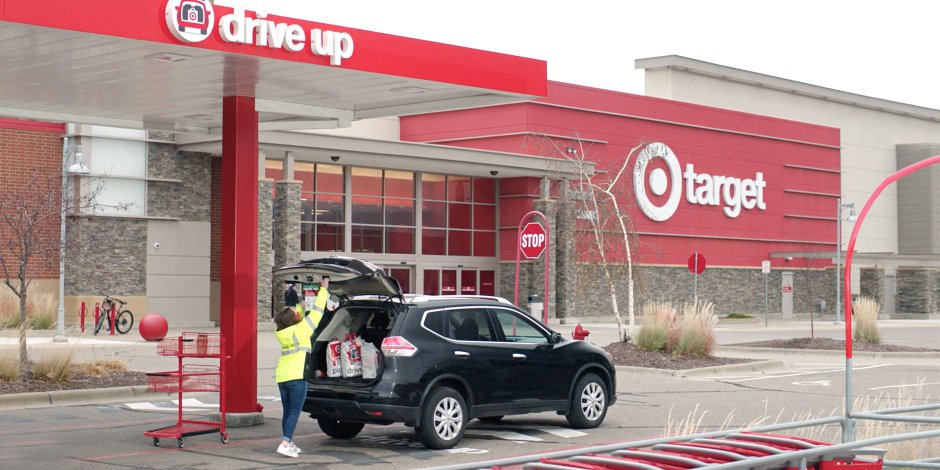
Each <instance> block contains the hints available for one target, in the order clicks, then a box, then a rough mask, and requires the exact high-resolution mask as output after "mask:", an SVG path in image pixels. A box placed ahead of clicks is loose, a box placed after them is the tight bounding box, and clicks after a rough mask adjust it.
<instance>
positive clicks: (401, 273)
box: [383, 266, 414, 294]
mask: <svg viewBox="0 0 940 470" xmlns="http://www.w3.org/2000/svg"><path fill="white" fill-rule="evenodd" d="M383 269H384V270H385V274H388V275H389V277H393V278H395V280H396V281H398V284H399V285H401V293H402V294H411V293H412V292H414V290H412V287H411V286H412V284H413V280H414V275H413V273H414V269H413V268H411V267H410V266H395V267H387V266H383Z"/></svg>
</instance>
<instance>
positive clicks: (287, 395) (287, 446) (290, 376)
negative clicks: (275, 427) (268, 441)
mask: <svg viewBox="0 0 940 470" xmlns="http://www.w3.org/2000/svg"><path fill="white" fill-rule="evenodd" d="M329 285H330V278H329V276H323V279H322V281H321V282H320V292H318V293H317V300H316V301H315V302H314V305H313V310H311V311H309V312H307V315H305V316H304V318H303V319H301V316H300V315H299V314H298V313H297V312H296V311H295V310H294V309H293V308H291V307H285V308H284V309H283V310H281V313H279V314H278V315H277V318H275V319H274V323H275V325H276V326H277V330H276V331H275V332H274V334H275V335H276V336H277V342H278V343H280V345H281V357H280V359H278V361H277V370H276V371H275V373H274V378H275V380H276V381H277V388H278V390H279V391H280V392H281V405H283V407H284V415H283V418H282V419H281V431H282V438H281V445H279V446H278V447H277V453H278V454H281V455H284V456H287V457H295V458H296V457H297V455H298V454H300V452H301V450H300V448H299V447H297V445H296V444H294V441H293V438H294V429H296V428H297V419H298V418H300V411H301V409H302V408H303V406H304V400H306V399H307V380H306V379H305V378H304V364H305V363H306V360H307V354H310V350H311V345H310V337H311V336H312V335H313V331H314V330H315V329H316V327H317V323H319V321H320V318H322V316H323V309H324V308H326V301H327V299H328V298H329V297H330V294H329V291H328V290H327V289H328V288H329Z"/></svg>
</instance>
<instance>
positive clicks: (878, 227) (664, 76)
mask: <svg viewBox="0 0 940 470" xmlns="http://www.w3.org/2000/svg"><path fill="white" fill-rule="evenodd" d="M636 67H637V68H640V69H646V75H645V77H646V95H648V96H655V97H659V98H667V99H672V100H677V101H686V102H691V103H697V104H702V105H708V106H715V107H721V108H727V109H733V110H737V111H744V112H750V113H755V114H762V115H769V116H776V117H780V118H785V119H791V120H796V121H802V122H809V123H813V124H820V125H825V126H831V127H837V128H839V129H841V141H842V196H843V202H844V203H855V207H856V210H861V208H862V206H863V205H864V204H865V201H866V200H867V199H868V197H869V195H870V194H871V193H872V191H873V190H874V189H875V188H876V187H877V186H878V184H880V183H881V181H882V180H883V179H884V178H885V177H887V176H888V175H889V174H891V173H893V172H894V171H896V170H897V165H896V156H895V145H897V144H904V143H923V142H940V110H934V109H929V108H923V107H918V106H912V105H907V104H903V103H896V102H892V101H887V100H881V99H877V98H871V97H867V96H862V95H855V94H852V93H846V92H842V91H839V90H832V89H829V88H824V87H818V86H814V85H809V84H805V83H801V82H795V81H792V80H785V79H781V78H777V77H772V76H768V75H762V74H758V73H753V72H748V71H745V70H740V69H734V68H731V67H724V66H720V65H716V64H711V63H708V62H702V61H697V60H693V59H688V58H685V57H679V56H666V57H656V58H649V59H639V60H637V61H636ZM833 189H835V188H833ZM833 192H835V190H834V191H833ZM836 210H837V209H836V202H835V201H833V208H832V217H833V218H835V216H836ZM843 215H844V216H845V215H847V211H846V212H845V213H844V214H843ZM853 228H854V222H849V221H843V225H842V239H843V240H842V242H843V249H844V247H845V245H846V244H847V242H848V238H849V235H850V234H851V233H852V229H853ZM856 247H857V248H856V249H857V251H860V252H868V253H879V252H880V253H884V252H887V253H897V252H898V192H897V187H896V186H895V185H892V186H890V187H888V188H887V189H885V191H884V193H882V195H881V197H880V198H879V199H878V201H877V202H876V203H875V205H874V206H873V207H872V209H871V212H870V213H869V215H868V218H867V219H866V223H865V227H864V230H862V232H861V234H860V236H859V241H858V243H857V245H856Z"/></svg>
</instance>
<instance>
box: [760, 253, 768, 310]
mask: <svg viewBox="0 0 940 470" xmlns="http://www.w3.org/2000/svg"><path fill="white" fill-rule="evenodd" d="M760 271H761V272H762V273H764V326H767V313H768V310H767V275H768V274H770V261H769V260H764V261H761V262H760Z"/></svg>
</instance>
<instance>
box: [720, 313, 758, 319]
mask: <svg viewBox="0 0 940 470" xmlns="http://www.w3.org/2000/svg"><path fill="white" fill-rule="evenodd" d="M725 318H731V319H744V318H754V316H753V315H748V314H746V313H737V312H731V313H729V314H728V315H727V316H725Z"/></svg>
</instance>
